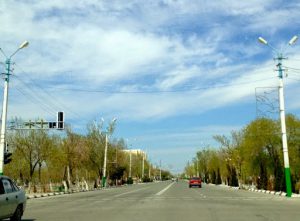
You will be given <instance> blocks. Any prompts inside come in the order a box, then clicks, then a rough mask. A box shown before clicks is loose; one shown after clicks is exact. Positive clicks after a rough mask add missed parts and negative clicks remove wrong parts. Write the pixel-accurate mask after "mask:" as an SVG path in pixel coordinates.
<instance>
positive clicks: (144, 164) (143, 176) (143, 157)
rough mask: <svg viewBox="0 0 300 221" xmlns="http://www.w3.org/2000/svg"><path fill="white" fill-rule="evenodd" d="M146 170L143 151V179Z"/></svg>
mask: <svg viewBox="0 0 300 221" xmlns="http://www.w3.org/2000/svg"><path fill="white" fill-rule="evenodd" d="M144 171H145V155H144V153H143V161H142V179H143V178H144Z"/></svg>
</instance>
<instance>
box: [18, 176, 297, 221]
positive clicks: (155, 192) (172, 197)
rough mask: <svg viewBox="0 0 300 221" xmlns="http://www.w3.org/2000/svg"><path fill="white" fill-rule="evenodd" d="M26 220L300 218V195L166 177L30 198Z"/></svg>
mask: <svg viewBox="0 0 300 221" xmlns="http://www.w3.org/2000/svg"><path fill="white" fill-rule="evenodd" d="M23 220H26V221H33V220H37V221H59V220H62V221H68V220H73V221H74V220H84V221H88V220H107V221H117V220H118V221H144V220H151V221H153V220H157V221H164V220H173V221H174V220H175V221H177V220H178V221H180V220H182V221H189V220H193V221H195V220H201V221H206V220H207V221H219V220H222V221H223V220H225V221H226V220H228V221H235V220H236V221H243V220H247V221H248V220H249V221H250V220H251V221H256V220H264V221H271V220H272V221H273V220H282V221H283V220H284V221H286V220H300V198H286V197H280V196H274V195H269V194H263V193H256V192H249V191H244V190H233V189H230V188H227V187H220V186H212V185H205V184H204V185H203V187H202V188H201V189H200V188H191V189H190V188H188V184H187V182H186V181H179V182H178V183H176V182H174V183H172V182H171V181H170V182H169V181H168V182H161V183H150V184H140V185H132V186H126V187H120V188H112V189H106V190H98V191H92V192H85V193H76V194H70V195H61V196H53V197H47V198H37V199H30V200H28V201H27V208H26V211H25V214H24V216H23Z"/></svg>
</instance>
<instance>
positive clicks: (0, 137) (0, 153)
mask: <svg viewBox="0 0 300 221" xmlns="http://www.w3.org/2000/svg"><path fill="white" fill-rule="evenodd" d="M5 64H6V71H7V72H6V73H5V74H4V93H3V106H2V123H1V134H0V175H3V167H4V148H5V136H6V119H7V102H8V86H9V75H10V64H11V60H10V58H7V59H6V62H5Z"/></svg>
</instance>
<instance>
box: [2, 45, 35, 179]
mask: <svg viewBox="0 0 300 221" xmlns="http://www.w3.org/2000/svg"><path fill="white" fill-rule="evenodd" d="M28 45H29V42H28V41H24V42H23V43H22V44H21V45H20V46H19V48H18V49H17V50H16V51H15V52H14V53H12V54H11V55H10V56H9V57H8V56H6V54H5V53H4V51H3V50H2V49H1V48H0V51H1V52H2V54H3V55H4V56H5V57H6V61H5V64H6V73H4V93H3V106H2V123H1V134H0V175H3V166H4V147H5V135H6V119H7V104H8V86H9V77H10V75H11V73H10V71H11V70H10V66H11V58H12V57H13V56H14V55H15V54H16V53H18V51H19V50H21V49H23V48H25V47H27V46H28Z"/></svg>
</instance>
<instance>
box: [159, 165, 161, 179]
mask: <svg viewBox="0 0 300 221" xmlns="http://www.w3.org/2000/svg"><path fill="white" fill-rule="evenodd" d="M159 180H160V181H161V160H160V161H159Z"/></svg>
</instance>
